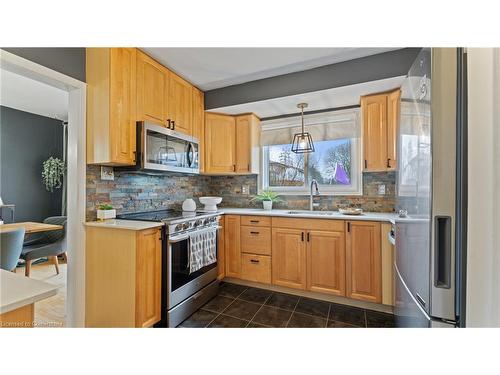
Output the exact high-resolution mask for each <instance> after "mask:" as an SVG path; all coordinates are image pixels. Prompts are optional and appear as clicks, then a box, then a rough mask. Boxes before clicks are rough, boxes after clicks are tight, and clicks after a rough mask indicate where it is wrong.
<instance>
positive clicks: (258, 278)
mask: <svg viewBox="0 0 500 375" xmlns="http://www.w3.org/2000/svg"><path fill="white" fill-rule="evenodd" d="M241 278H242V279H243V280H248V281H255V282H257V283H264V284H270V283H271V257H270V256H266V255H254V254H241Z"/></svg>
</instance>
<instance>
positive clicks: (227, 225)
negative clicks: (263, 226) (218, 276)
mask: <svg viewBox="0 0 500 375" xmlns="http://www.w3.org/2000/svg"><path fill="white" fill-rule="evenodd" d="M224 246H225V251H226V253H225V261H226V276H227V277H240V275H241V251H240V217H239V216H238V215H226V217H225V222H224Z"/></svg>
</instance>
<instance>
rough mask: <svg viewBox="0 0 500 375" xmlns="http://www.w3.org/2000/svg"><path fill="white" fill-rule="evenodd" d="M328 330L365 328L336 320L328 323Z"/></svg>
mask: <svg viewBox="0 0 500 375" xmlns="http://www.w3.org/2000/svg"><path fill="white" fill-rule="evenodd" d="M326 326H327V328H364V327H360V326H355V325H352V324H348V323H344V322H337V321H335V320H329V321H328V323H327V324H326Z"/></svg>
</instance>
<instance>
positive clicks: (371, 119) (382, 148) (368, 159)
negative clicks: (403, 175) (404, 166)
mask: <svg viewBox="0 0 500 375" xmlns="http://www.w3.org/2000/svg"><path fill="white" fill-rule="evenodd" d="M399 95H400V90H399V89H398V90H396V91H393V92H390V93H382V94H376V95H368V96H363V97H361V109H362V117H363V150H364V170H365V171H373V172H375V171H387V170H394V169H395V168H396V135H397V127H398V123H399Z"/></svg>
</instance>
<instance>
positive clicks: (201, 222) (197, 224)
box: [193, 219, 203, 228]
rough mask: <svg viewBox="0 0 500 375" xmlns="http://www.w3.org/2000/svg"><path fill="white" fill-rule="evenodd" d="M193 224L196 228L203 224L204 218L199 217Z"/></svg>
mask: <svg viewBox="0 0 500 375" xmlns="http://www.w3.org/2000/svg"><path fill="white" fill-rule="evenodd" d="M193 225H194V227H195V228H196V227H199V226H200V225H203V220H201V219H198V220H196V221H195V222H194V224H193Z"/></svg>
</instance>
